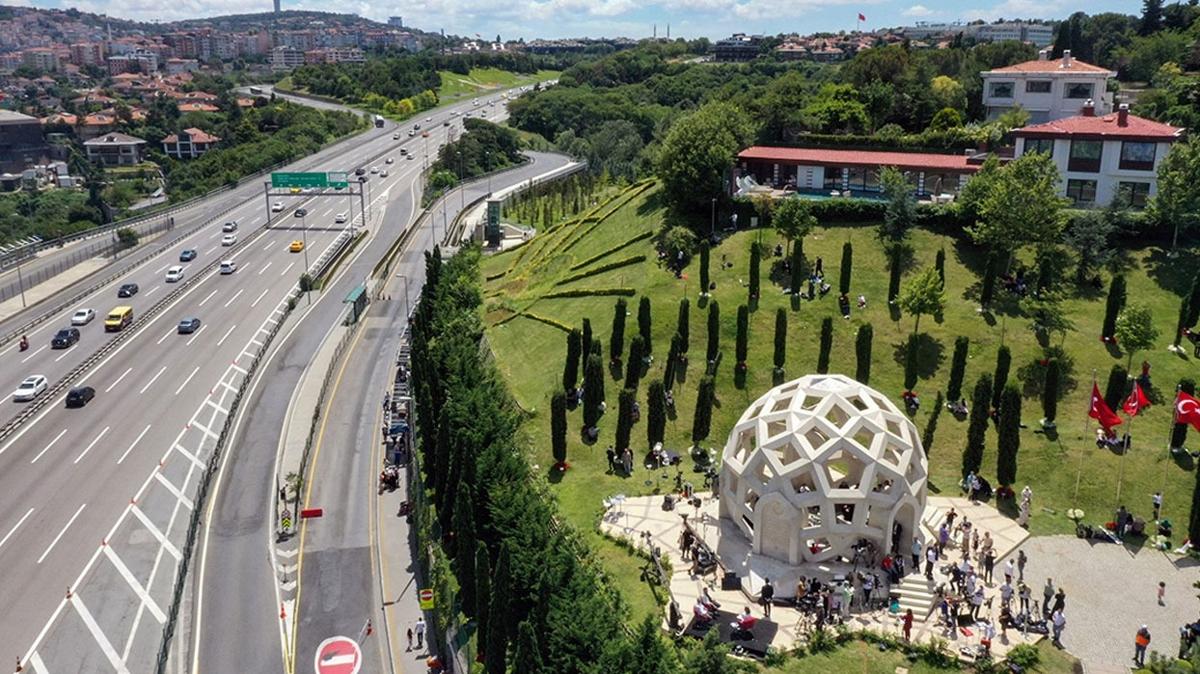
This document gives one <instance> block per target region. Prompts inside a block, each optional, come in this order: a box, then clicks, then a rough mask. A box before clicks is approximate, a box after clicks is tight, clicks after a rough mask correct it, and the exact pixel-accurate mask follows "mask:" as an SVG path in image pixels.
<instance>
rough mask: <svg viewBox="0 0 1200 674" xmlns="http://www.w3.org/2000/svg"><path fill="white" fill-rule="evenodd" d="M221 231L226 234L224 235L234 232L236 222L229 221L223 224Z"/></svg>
mask: <svg viewBox="0 0 1200 674" xmlns="http://www.w3.org/2000/svg"><path fill="white" fill-rule="evenodd" d="M221 231H222V232H226V233H228V232H236V231H237V220H230V221H229V222H227V223H225V224H224V225H221Z"/></svg>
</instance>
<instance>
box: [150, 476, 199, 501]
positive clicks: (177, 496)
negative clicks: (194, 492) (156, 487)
mask: <svg viewBox="0 0 1200 674" xmlns="http://www.w3.org/2000/svg"><path fill="white" fill-rule="evenodd" d="M154 479H156V480H158V481H159V482H160V483H161V484H162V486H164V487H166V488H167V491H169V492H171V493H172V494H174V495H175V499H176V500H178V501H179V502H180V503H182V504H183V505H185V506H187V509H188V510H195V509H196V506H195V505H193V504H192V499H190V498H188V497H187V496H184V495H183V492H181V491H179V487H176V486H175V485H173V484H171V481H170V480H168V479H167V478H165V477H163V474H162V471H155V472H154ZM185 482H186V480H185Z"/></svg>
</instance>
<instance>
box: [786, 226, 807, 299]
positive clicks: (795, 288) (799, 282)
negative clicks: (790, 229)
mask: <svg viewBox="0 0 1200 674" xmlns="http://www.w3.org/2000/svg"><path fill="white" fill-rule="evenodd" d="M791 266H792V269H791V282H790V284H789V286H788V291H789V292H791V294H792V295H799V294H800V289H801V288H802V287H803V286H804V240H803V239H797V240H796V242H795V243H794V244H792V262H791Z"/></svg>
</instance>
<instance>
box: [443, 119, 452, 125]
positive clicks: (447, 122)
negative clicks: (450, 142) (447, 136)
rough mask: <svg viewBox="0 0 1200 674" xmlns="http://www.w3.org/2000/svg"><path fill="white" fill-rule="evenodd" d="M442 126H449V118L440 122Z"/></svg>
mask: <svg viewBox="0 0 1200 674" xmlns="http://www.w3.org/2000/svg"><path fill="white" fill-rule="evenodd" d="M442 126H450V120H448V119H447V120H446V121H444V122H442Z"/></svg>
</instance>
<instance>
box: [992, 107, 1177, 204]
mask: <svg viewBox="0 0 1200 674" xmlns="http://www.w3.org/2000/svg"><path fill="white" fill-rule="evenodd" d="M1183 133H1184V129H1182V128H1179V127H1176V126H1171V125H1170V124H1163V123H1161V122H1155V121H1153V120H1150V119H1145V118H1143V117H1138V116H1137V115H1131V114H1129V106H1128V105H1126V104H1124V103H1122V104H1121V106H1120V107H1119V108H1118V109H1117V111H1116V112H1114V113H1110V114H1107V115H1097V114H1096V111H1095V108H1094V107H1092V105H1091V102H1090V101H1089V102H1088V103H1086V104H1085V105H1084V107H1083V108H1082V114H1080V115H1078V116H1075V117H1067V118H1065V119H1058V120H1055V121H1052V122H1046V123H1044V124H1034V125H1032V126H1026V127H1023V128H1020V129H1017V130H1015V131H1013V136H1014V137H1015V138H1016V142H1017V146H1016V154H1015V156H1017V157H1020V156H1022V155H1025V154H1028V153H1030V152H1044V153H1047V154H1049V155H1050V157H1051V158H1052V159H1053V160H1054V163H1055V165H1057V166H1058V172H1059V175H1061V176H1062V178H1063V180H1062V183H1061V185H1060V191H1061V193H1062V194H1064V195H1065V196H1066V197H1068V198H1069V199H1071V200H1072V201H1073V202H1074V203H1075V204H1076V205H1077V206H1104V205H1107V204H1109V203H1111V202H1112V200H1113V198H1115V197H1116V196H1118V195H1123V196H1124V197H1125V198H1126V200H1127V201H1129V203H1130V205H1132V206H1135V207H1139V208H1140V207H1142V206H1145V205H1146V201H1147V200H1148V199H1149V198H1150V197H1152V196H1154V194H1155V192H1156V191H1157V183H1158V165H1159V164H1160V163H1162V160H1163V158H1165V157H1166V156H1167V153H1168V152H1170V150H1171V145H1172V143H1175V142H1176V141H1179V140H1181V139H1182V138H1183Z"/></svg>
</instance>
